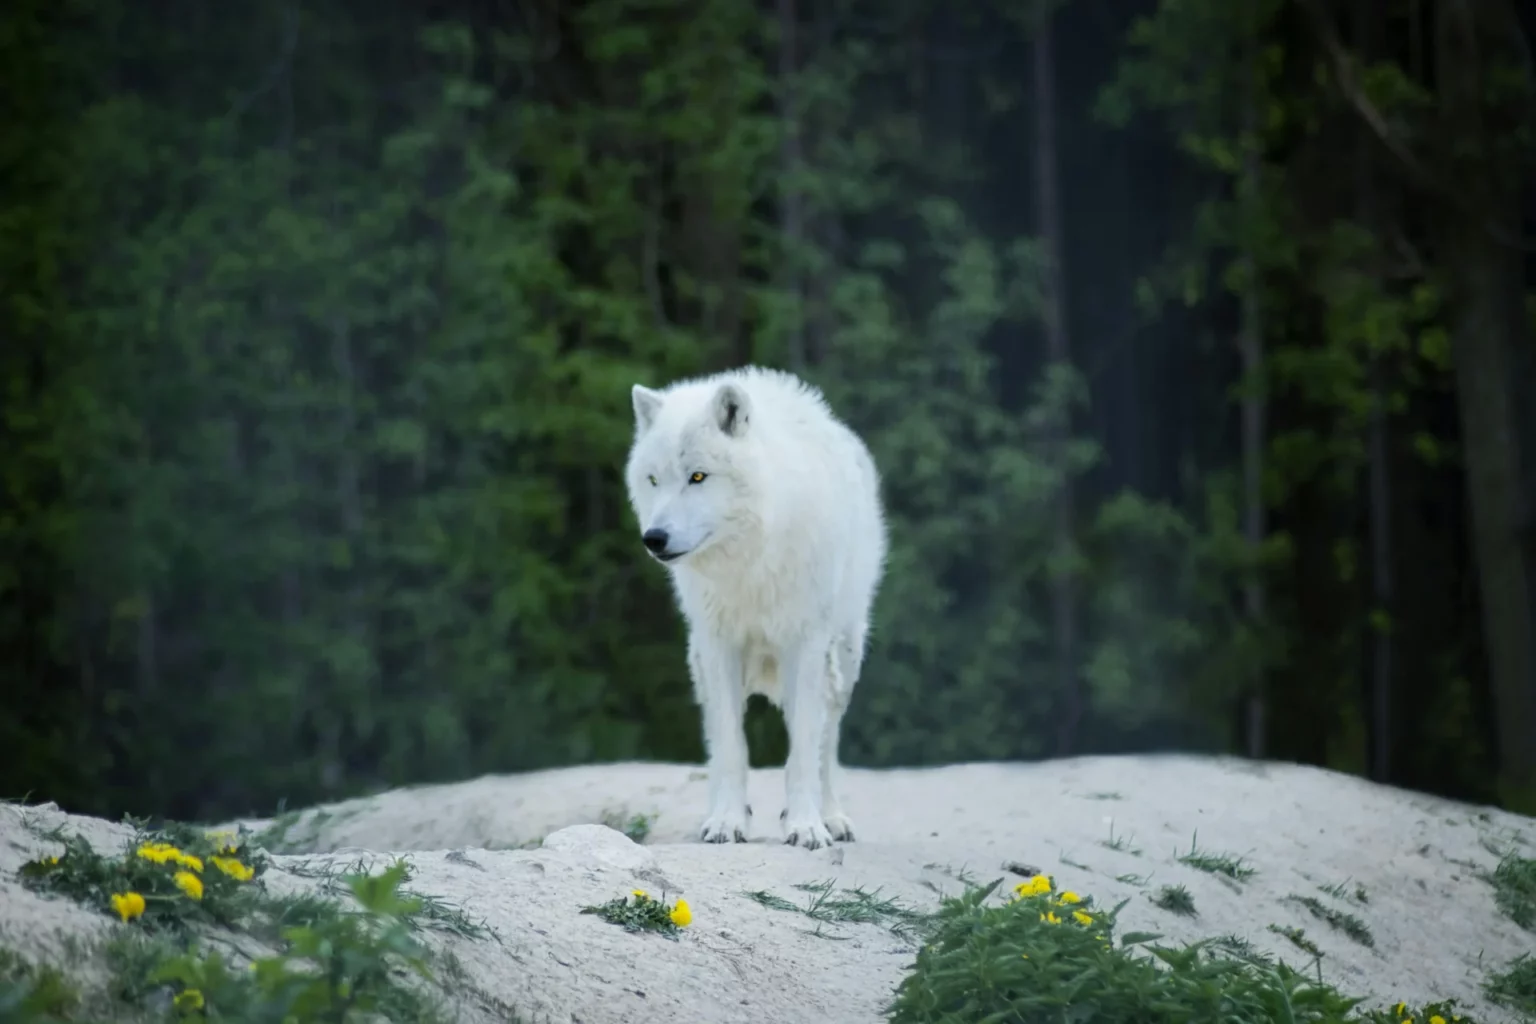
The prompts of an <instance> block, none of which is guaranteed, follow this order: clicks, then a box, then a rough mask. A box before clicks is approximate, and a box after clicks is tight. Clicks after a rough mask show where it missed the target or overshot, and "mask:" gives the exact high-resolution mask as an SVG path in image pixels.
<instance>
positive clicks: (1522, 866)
mask: <svg viewBox="0 0 1536 1024" xmlns="http://www.w3.org/2000/svg"><path fill="white" fill-rule="evenodd" d="M1489 881H1490V882H1492V883H1493V898H1494V901H1495V902H1496V903H1497V904H1498V906H1499V910H1501V911H1503V912H1504V913H1505V914H1506V915H1508V917H1509V919H1510V920H1511V921H1513V922H1515V924H1517V925H1519V926H1520V927H1521V928H1524V929H1525V930H1526V931H1532V932H1536V858H1533V857H1518V856H1516V855H1515V854H1513V853H1511V854H1507V855H1505V856H1504V857H1503V858H1501V859H1500V860H1499V864H1498V866H1497V867H1496V868H1494V869H1493V874H1492V875H1491V876H1490V877H1489Z"/></svg>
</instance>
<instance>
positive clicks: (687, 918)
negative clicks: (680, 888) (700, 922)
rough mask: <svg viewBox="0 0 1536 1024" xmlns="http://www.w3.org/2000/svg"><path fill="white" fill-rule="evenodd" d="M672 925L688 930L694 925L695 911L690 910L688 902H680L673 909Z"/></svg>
mask: <svg viewBox="0 0 1536 1024" xmlns="http://www.w3.org/2000/svg"><path fill="white" fill-rule="evenodd" d="M672 923H673V924H675V925H677V926H678V927H679V928H687V927H688V926H689V925H690V924H692V923H693V911H692V910H690V909H688V901H687V900H678V901H677V903H675V904H674V905H673V907H672Z"/></svg>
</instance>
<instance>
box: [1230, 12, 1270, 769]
mask: <svg viewBox="0 0 1536 1024" xmlns="http://www.w3.org/2000/svg"><path fill="white" fill-rule="evenodd" d="M1258 33H1259V28H1258V25H1257V24H1255V25H1252V26H1251V27H1250V32H1249V39H1248V40H1247V47H1248V50H1249V60H1248V75H1249V79H1248V83H1247V87H1246V91H1245V96H1244V102H1243V140H1242V146H1243V173H1242V180H1241V182H1240V184H1239V188H1240V192H1241V195H1242V197H1243V201H1242V209H1243V216H1244V217H1245V218H1251V217H1253V216H1254V213H1255V211H1256V210H1257V209H1258V204H1259V139H1258V133H1259V83H1258V75H1259V68H1258ZM1241 259H1242V264H1243V269H1244V284H1243V293H1242V313H1241V316H1242V321H1241V326H1240V328H1239V332H1238V339H1237V350H1238V356H1239V358H1240V360H1241V364H1242V374H1243V380H1244V381H1245V382H1246V384H1247V387H1248V392H1247V393H1246V394H1245V395H1244V396H1243V400H1242V406H1241V422H1242V468H1243V537H1244V539H1245V540H1246V541H1247V543H1248V545H1249V547H1250V548H1251V549H1252V550H1253V551H1254V552H1255V553H1257V551H1258V548H1259V546H1260V545H1261V544H1263V543H1264V534H1265V532H1266V530H1267V524H1266V515H1265V507H1264V444H1265V420H1266V418H1267V414H1268V408H1267V399H1266V396H1265V394H1264V383H1263V380H1262V374H1263V370H1264V319H1263V314H1264V310H1263V305H1262V303H1261V301H1260V283H1259V268H1258V261H1257V259H1255V257H1254V253H1253V245H1252V243H1251V242H1248V241H1245V242H1244V243H1243V252H1242V256H1241ZM1265 604H1266V602H1265V593H1264V581H1263V579H1262V578H1261V577H1260V576H1259V574H1258V570H1257V568H1255V569H1254V571H1253V574H1252V575H1251V576H1250V578H1249V580H1248V582H1247V583H1246V584H1245V585H1244V587H1243V609H1244V611H1245V612H1246V613H1247V616H1248V620H1249V621H1250V622H1251V623H1252V624H1253V626H1254V628H1255V629H1257V628H1258V627H1259V626H1260V625H1261V624H1262V623H1263V621H1264V614H1265ZM1264 691H1265V686H1264V676H1263V671H1262V669H1255V670H1254V672H1253V676H1252V678H1251V679H1249V681H1248V687H1247V694H1246V698H1245V700H1244V720H1245V725H1246V732H1247V744H1246V745H1247V752H1248V756H1249V757H1251V758H1255V759H1258V758H1262V757H1264V756H1265V749H1266V744H1265V737H1266V734H1267V730H1268V718H1269V714H1268V704H1267V698H1266V696H1265V692H1264Z"/></svg>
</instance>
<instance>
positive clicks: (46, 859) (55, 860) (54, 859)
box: [43, 857, 59, 867]
mask: <svg viewBox="0 0 1536 1024" xmlns="http://www.w3.org/2000/svg"><path fill="white" fill-rule="evenodd" d="M58 862H59V858H57V857H44V858H43V863H44V864H47V865H48V866H49V867H53V866H54V865H55V864H57V863H58Z"/></svg>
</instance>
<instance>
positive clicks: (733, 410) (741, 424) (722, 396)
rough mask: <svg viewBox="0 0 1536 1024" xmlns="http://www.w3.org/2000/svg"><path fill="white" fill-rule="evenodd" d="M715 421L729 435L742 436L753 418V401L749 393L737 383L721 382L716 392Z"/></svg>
mask: <svg viewBox="0 0 1536 1024" xmlns="http://www.w3.org/2000/svg"><path fill="white" fill-rule="evenodd" d="M714 412H715V422H716V423H718V424H719V425H720V430H721V432H722V433H724V434H725V435H726V436H728V437H740V436H741V434H742V432H743V431H745V430H746V429H747V422H748V420H749V419H750V418H751V415H750V414H751V403H750V402H748V401H747V394H746V392H745V391H743V390H741V388H739V387H737V386H736V385H735V384H721V385H720V390H718V391H716V392H715V401H714Z"/></svg>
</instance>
